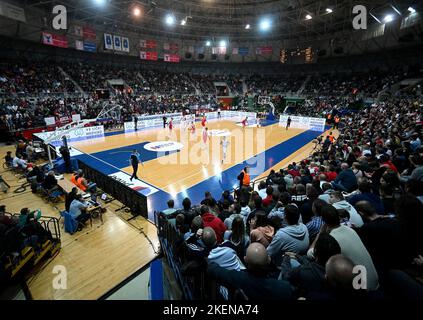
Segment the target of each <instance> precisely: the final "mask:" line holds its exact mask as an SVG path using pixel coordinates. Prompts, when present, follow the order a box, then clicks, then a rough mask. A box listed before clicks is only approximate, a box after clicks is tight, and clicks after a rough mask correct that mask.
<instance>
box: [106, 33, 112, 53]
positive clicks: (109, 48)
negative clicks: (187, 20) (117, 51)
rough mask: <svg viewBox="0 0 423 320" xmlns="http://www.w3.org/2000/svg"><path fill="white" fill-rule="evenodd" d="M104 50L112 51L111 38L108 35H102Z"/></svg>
mask: <svg viewBox="0 0 423 320" xmlns="http://www.w3.org/2000/svg"><path fill="white" fill-rule="evenodd" d="M104 49H107V50H113V37H112V35H111V34H110V33H105V34H104Z"/></svg>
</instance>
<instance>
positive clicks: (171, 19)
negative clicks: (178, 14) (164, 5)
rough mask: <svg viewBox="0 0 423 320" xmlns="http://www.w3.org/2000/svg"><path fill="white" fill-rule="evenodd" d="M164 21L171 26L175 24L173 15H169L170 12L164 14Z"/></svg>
mask: <svg viewBox="0 0 423 320" xmlns="http://www.w3.org/2000/svg"><path fill="white" fill-rule="evenodd" d="M165 22H166V24H167V25H168V26H172V25H174V24H175V17H174V16H173V15H171V14H168V15H167V16H166V19H165Z"/></svg>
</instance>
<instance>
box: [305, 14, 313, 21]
mask: <svg viewBox="0 0 423 320" xmlns="http://www.w3.org/2000/svg"><path fill="white" fill-rule="evenodd" d="M305 18H306V20H311V19H313V17H312V16H311V15H309V14H308V15H306V17H305Z"/></svg>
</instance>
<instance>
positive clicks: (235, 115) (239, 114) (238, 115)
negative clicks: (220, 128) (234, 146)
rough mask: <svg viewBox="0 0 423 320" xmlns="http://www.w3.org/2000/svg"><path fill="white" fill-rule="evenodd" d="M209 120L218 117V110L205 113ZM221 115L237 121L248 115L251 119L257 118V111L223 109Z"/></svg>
mask: <svg viewBox="0 0 423 320" xmlns="http://www.w3.org/2000/svg"><path fill="white" fill-rule="evenodd" d="M205 116H206V119H207V120H213V119H217V118H218V114H217V112H216V111H213V112H207V113H205ZM220 116H221V117H222V118H225V119H233V120H235V121H238V120H239V121H241V120H244V119H245V118H246V117H248V119H250V120H254V119H256V118H257V113H255V112H243V111H226V110H224V111H221V112H220Z"/></svg>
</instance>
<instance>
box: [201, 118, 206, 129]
mask: <svg viewBox="0 0 423 320" xmlns="http://www.w3.org/2000/svg"><path fill="white" fill-rule="evenodd" d="M206 122H207V119H206V116H203V118H202V119H201V126H202V127H203V128H205V127H206Z"/></svg>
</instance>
